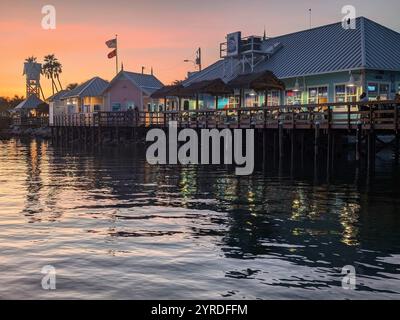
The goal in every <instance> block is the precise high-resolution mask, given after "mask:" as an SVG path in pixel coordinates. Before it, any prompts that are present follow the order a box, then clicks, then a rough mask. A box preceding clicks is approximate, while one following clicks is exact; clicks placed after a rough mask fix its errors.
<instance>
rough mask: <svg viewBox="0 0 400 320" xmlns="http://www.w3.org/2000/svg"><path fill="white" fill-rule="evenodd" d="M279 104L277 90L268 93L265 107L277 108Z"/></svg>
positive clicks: (279, 97) (279, 99)
mask: <svg viewBox="0 0 400 320" xmlns="http://www.w3.org/2000/svg"><path fill="white" fill-rule="evenodd" d="M280 104H281V95H280V92H279V91H278V90H272V91H268V100H267V106H279V105H280Z"/></svg>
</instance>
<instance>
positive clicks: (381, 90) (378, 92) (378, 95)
mask: <svg viewBox="0 0 400 320" xmlns="http://www.w3.org/2000/svg"><path fill="white" fill-rule="evenodd" d="M389 93H390V85H389V84H387V83H376V82H369V83H368V99H369V100H371V101H376V100H378V99H380V100H388V99H389Z"/></svg>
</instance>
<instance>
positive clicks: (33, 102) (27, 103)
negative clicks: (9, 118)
mask: <svg viewBox="0 0 400 320" xmlns="http://www.w3.org/2000/svg"><path fill="white" fill-rule="evenodd" d="M42 103H44V101H42V100H40V99H39V98H38V97H37V96H35V95H31V96H29V97H28V99H25V100H24V101H22V102H21V103H20V104H18V105H17V106H16V107H15V108H14V109H13V110H14V111H19V110H29V109H35V108H37V106H39V105H41V104H42Z"/></svg>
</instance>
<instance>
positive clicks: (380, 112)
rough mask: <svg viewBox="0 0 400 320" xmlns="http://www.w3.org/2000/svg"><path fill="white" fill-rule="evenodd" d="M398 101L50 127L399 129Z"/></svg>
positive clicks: (97, 117) (141, 115)
mask: <svg viewBox="0 0 400 320" xmlns="http://www.w3.org/2000/svg"><path fill="white" fill-rule="evenodd" d="M399 109H400V102H397V103H396V102H394V101H379V102H376V101H375V102H355V103H351V104H346V105H344V104H343V103H331V104H308V105H296V106H288V105H285V106H273V107H250V108H235V109H221V110H211V109H207V110H182V111H160V112H148V111H146V112H138V111H133V112H130V111H128V112H96V113H75V114H63V115H57V116H55V117H54V123H53V126H68V127H71V126H72V127H82V126H84V127H165V126H167V125H168V123H169V122H170V121H177V123H178V127H184V128H267V129H274V128H278V127H279V126H283V127H284V128H286V129H295V128H298V129H311V128H314V127H315V126H317V125H318V126H319V127H320V128H321V129H348V130H351V129H355V128H357V127H359V126H361V127H362V128H363V129H377V130H395V131H397V130H398V128H399Z"/></svg>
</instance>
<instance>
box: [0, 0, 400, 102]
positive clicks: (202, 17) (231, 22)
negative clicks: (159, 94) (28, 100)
mask: <svg viewBox="0 0 400 320" xmlns="http://www.w3.org/2000/svg"><path fill="white" fill-rule="evenodd" d="M352 2H353V5H354V6H355V7H356V9H357V10H358V11H357V15H364V16H367V17H368V18H370V19H373V20H375V21H377V22H379V23H382V24H384V25H386V26H388V27H390V28H392V29H395V30H397V31H400V22H399V20H398V16H397V15H398V12H400V4H399V3H400V2H399V1H398V0H382V1H380V2H377V1H372V0H371V1H367V0H353V1H352ZM45 4H52V5H54V6H55V7H56V10H57V28H56V30H43V29H42V28H41V19H42V17H43V15H42V14H41V8H42V6H43V5H45ZM346 4H349V1H348V0H345V1H339V0H332V1H329V2H328V1H319V0H305V1H295V0H280V1H269V0H230V1H226V0H201V1H199V0H197V1H195V0H169V1H166V0H146V1H144V0H113V1H101V0H100V1H90V0H88V1H85V3H83V2H82V1H77V0H70V1H59V0H52V1H22V0H12V1H11V0H2V1H1V3H0V39H1V41H0V43H1V44H0V96H11V95H13V94H20V95H24V94H25V87H24V83H25V82H24V77H23V76H22V69H23V62H24V59H25V58H26V57H28V56H30V55H35V56H37V57H38V58H39V60H40V61H41V60H42V59H43V56H44V55H45V54H49V53H54V54H55V55H56V56H57V57H58V59H59V60H60V62H61V63H62V65H63V74H62V75H61V81H62V83H63V85H64V86H65V85H66V84H68V83H71V82H83V81H85V80H87V79H88V78H91V77H93V76H95V75H97V76H100V77H102V78H104V79H107V80H110V79H111V78H112V77H113V76H114V74H115V62H114V59H112V60H109V59H107V53H108V52H109V51H111V50H110V49H108V48H107V47H106V46H105V44H104V42H105V41H106V40H108V39H111V38H113V36H114V34H116V33H117V34H118V36H119V45H120V61H123V63H124V69H125V70H129V71H140V70H141V66H142V65H143V66H146V68H147V71H148V72H150V67H151V66H153V68H154V72H155V75H156V76H157V77H158V78H159V79H160V80H161V81H162V82H164V83H165V84H168V83H170V82H172V81H173V80H175V79H183V78H184V77H185V75H186V72H187V71H190V70H193V65H192V64H187V63H184V62H183V60H184V59H193V58H194V54H195V50H196V48H197V47H199V46H201V47H202V50H203V65H204V66H207V65H209V64H210V63H212V62H214V61H215V60H216V59H217V58H218V56H219V43H220V42H222V41H224V37H225V35H226V33H229V32H233V31H238V30H241V31H242V32H243V34H244V35H250V34H259V35H262V32H263V28H264V26H265V27H266V29H267V35H269V36H275V35H280V34H285V33H289V32H293V31H298V30H302V29H306V28H307V27H308V8H310V7H312V8H313V25H315V26H316V25H322V24H327V23H332V22H337V21H340V20H341V17H342V15H341V8H342V6H343V5H346ZM42 87H43V89H44V91H45V94H46V96H48V95H49V94H50V90H51V85H50V82H49V81H48V80H47V79H43V80H42Z"/></svg>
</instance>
